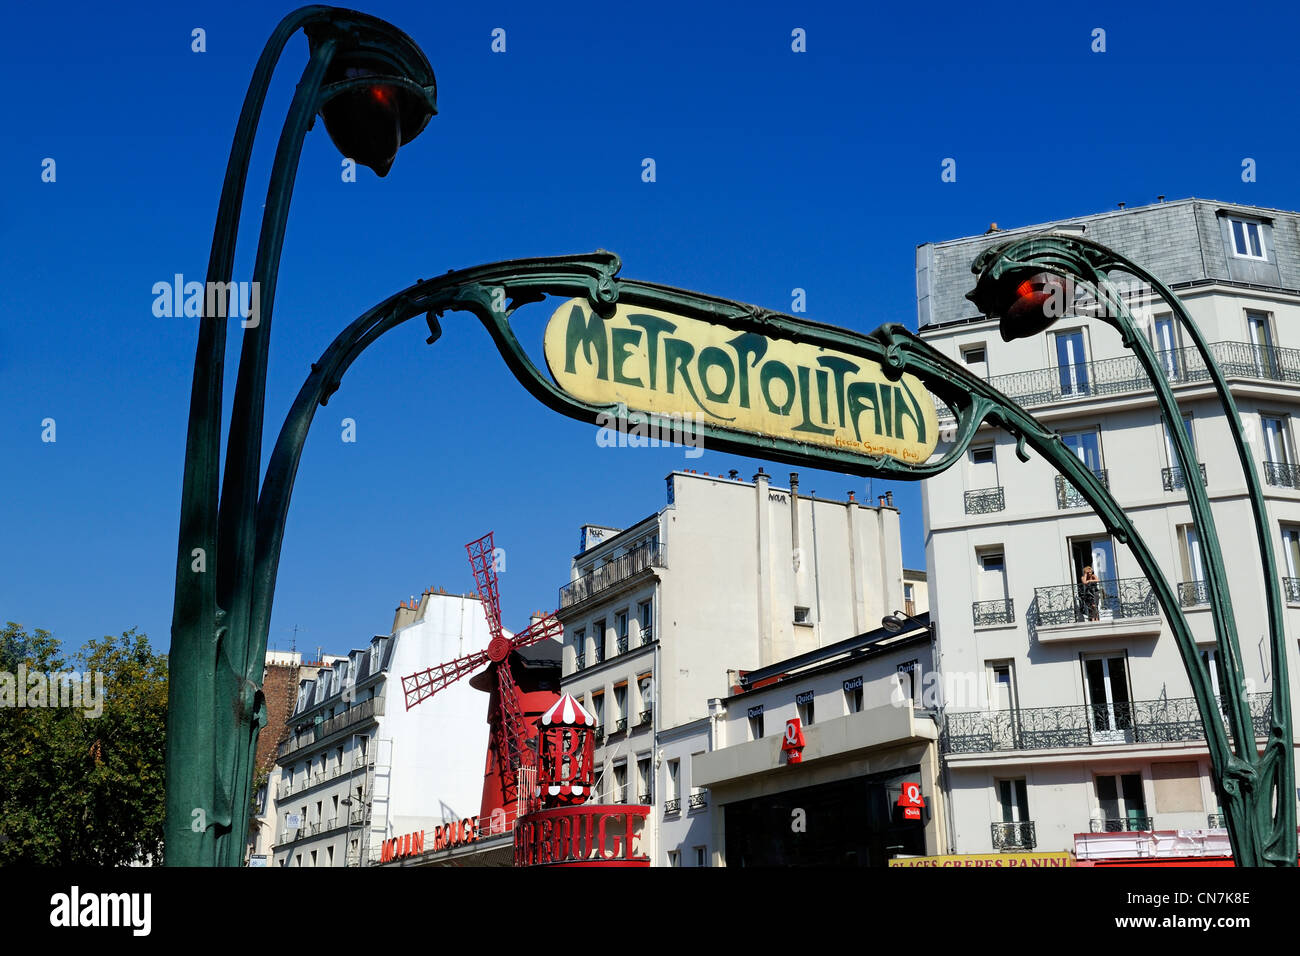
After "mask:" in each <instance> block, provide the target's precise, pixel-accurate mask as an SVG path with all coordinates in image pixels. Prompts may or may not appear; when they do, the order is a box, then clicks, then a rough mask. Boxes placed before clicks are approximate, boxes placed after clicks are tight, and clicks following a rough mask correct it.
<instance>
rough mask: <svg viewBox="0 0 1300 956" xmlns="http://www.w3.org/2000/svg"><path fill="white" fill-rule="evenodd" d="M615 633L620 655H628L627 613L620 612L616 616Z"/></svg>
mask: <svg viewBox="0 0 1300 956" xmlns="http://www.w3.org/2000/svg"><path fill="white" fill-rule="evenodd" d="M614 633H615V634H616V635H617V638H618V653H620V654H626V653H627V635H628V631H627V611H619V612H618V613H617V614H615V615H614Z"/></svg>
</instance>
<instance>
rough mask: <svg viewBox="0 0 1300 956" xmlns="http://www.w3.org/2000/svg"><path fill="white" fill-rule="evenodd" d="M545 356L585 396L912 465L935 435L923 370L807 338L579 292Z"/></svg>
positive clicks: (557, 319)
mask: <svg viewBox="0 0 1300 956" xmlns="http://www.w3.org/2000/svg"><path fill="white" fill-rule="evenodd" d="M545 352H546V362H547V365H548V366H549V368H550V371H551V375H552V376H553V377H554V378H555V381H556V383H557V384H558V385H559V386H560V388H562V389H563V390H564V391H565V392H567V393H569V394H570V395H571V396H573V397H574V398H577V399H579V400H581V401H585V402H590V403H592V404H597V405H616V404H619V403H622V404H623V405H625V406H627V408H628V409H630V410H634V411H639V412H651V413H655V414H658V415H665V416H676V417H683V416H685V417H689V419H690V420H691V421H703V422H705V423H707V424H710V425H713V426H715V427H717V428H726V429H731V430H734V431H741V432H748V433H751V434H757V435H760V436H763V437H769V438H781V439H786V440H789V441H796V442H805V443H808V444H813V445H821V446H825V447H829V448H834V449H837V450H841V451H847V452H850V453H854V454H859V455H863V456H868V455H887V456H889V457H891V458H896V459H898V460H899V461H903V462H906V463H911V464H915V463H918V462H923V461H925V460H926V459H928V458H929V457H930V454H931V452H933V451H934V448H935V445H936V444H937V441H938V428H939V422H938V416H937V415H936V413H935V408H934V402H933V401H932V400H931V399H930V396H929V393H928V392H927V391H926V389H925V387H924V386H923V385H922V384H921V382H920V380H919V379H917V378H916V377H915V376H913V375H903V376H902V377H901V378H900V379H899V380H898V381H897V382H891V381H890V380H889V379H888V378H887V377H886V376H885V373H884V370H883V369H882V368H881V366H880V364H879V363H877V362H874V361H872V360H870V359H865V358H860V357H857V356H852V355H848V354H844V353H840V352H834V351H831V350H829V349H824V348H821V347H820V346H815V345H811V344H808V343H805V342H796V341H793V340H791V339H787V338H776V337H773V336H769V335H760V334H759V333H757V332H738V331H737V330H736V329H733V328H728V327H727V326H725V325H716V324H713V323H711V322H704V321H702V320H700V319H693V318H689V317H687V316H682V315H674V314H672V313H668V312H661V311H658V310H655V309H647V308H642V307H639V306H629V305H623V304H619V305H618V306H617V307H616V308H615V310H614V314H613V315H612V316H610V317H609V318H603V317H601V316H600V315H597V314H596V313H595V312H593V311H592V309H591V306H590V305H588V303H587V302H586V300H585V299H570V300H569V301H567V302H565V303H564V304H563V305H561V306H560V307H559V309H557V310H556V311H555V314H554V315H552V316H551V319H550V322H549V323H548V324H547V326H546V339H545Z"/></svg>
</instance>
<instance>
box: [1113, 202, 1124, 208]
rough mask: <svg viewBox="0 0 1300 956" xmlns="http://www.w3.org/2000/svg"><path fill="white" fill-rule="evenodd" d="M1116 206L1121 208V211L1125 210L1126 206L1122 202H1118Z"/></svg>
mask: <svg viewBox="0 0 1300 956" xmlns="http://www.w3.org/2000/svg"><path fill="white" fill-rule="evenodd" d="M1115 205H1117V206H1119V208H1120V209H1123V208H1124V204H1123V203H1122V202H1117V203H1115Z"/></svg>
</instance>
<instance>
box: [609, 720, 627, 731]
mask: <svg viewBox="0 0 1300 956" xmlns="http://www.w3.org/2000/svg"><path fill="white" fill-rule="evenodd" d="M626 730H627V718H626V717H620V718H619V719H618V720H616V721H614V729H613V730H611V731H610V733H611V734H621V733H624V732H625V731H626Z"/></svg>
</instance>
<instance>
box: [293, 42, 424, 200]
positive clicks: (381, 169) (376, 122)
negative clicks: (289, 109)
mask: <svg viewBox="0 0 1300 956" xmlns="http://www.w3.org/2000/svg"><path fill="white" fill-rule="evenodd" d="M384 26H385V27H386V28H387V29H385V30H382V31H380V30H375V31H371V30H364V29H358V30H354V31H350V32H348V33H347V34H345V35H344V36H343V37H341V38H339V39H338V48H337V50H336V51H335V53H334V56H333V58H332V59H331V60H330V65H329V67H328V69H327V70H326V71H325V77H324V81H323V83H322V87H321V94H322V95H321V100H322V102H321V108H320V115H321V118H322V119H323V120H324V121H325V131H326V132H327V133H329V137H330V139H331V140H332V141H333V142H334V145H335V146H337V147H338V150H339V152H341V153H342V154H343V155H344V156H346V157H348V158H349V159H352V160H355V161H356V162H358V163H360V164H361V165H362V166H368V167H370V168H371V169H373V170H374V171H375V173H376V175H378V176H381V177H382V176H387V175H388V171H389V170H390V169H391V168H392V166H393V161H394V160H395V159H396V158H397V151H398V149H399V148H400V147H402V146H404V145H405V144H406V143H409V142H410V141H411V140H413V139H415V137H416V136H418V135H419V134H420V132H421V131H422V130H423V129H424V127H425V126H427V125H428V124H429V120H430V118H431V117H433V115H434V114H435V113H437V112H438V107H437V85H436V83H435V80H434V76H433V68H432V67H431V66H430V65H429V61H428V60H427V59H425V56H424V54H423V53H422V52H420V48H419V47H417V46H416V45H415V42H414V41H413V40H411V39H410V37H408V36H406V34H404V33H402V32H401V31H399V30H396V29H395V28H393V27H389V26H388V25H387V24H385V25H384ZM324 35H325V34H317V33H315V32H314V31H313V30H312V29H311V28H308V30H307V36H308V40H309V41H310V43H311V44H312V46H313V48H314V47H315V46H316V44H317V43H318V42H319V41H320V39H321V38H322V37H323V36H324ZM402 81H406V82H402ZM344 83H346V84H347V85H346V86H345V87H343V88H341V89H334V90H331V88H330V87H331V86H332V85H336V84H344Z"/></svg>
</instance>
